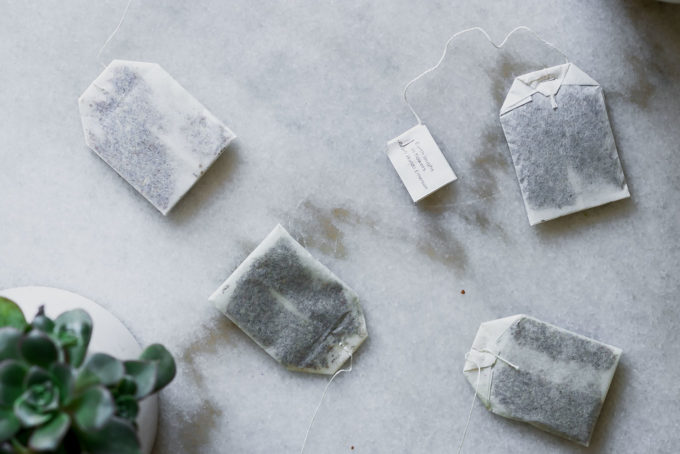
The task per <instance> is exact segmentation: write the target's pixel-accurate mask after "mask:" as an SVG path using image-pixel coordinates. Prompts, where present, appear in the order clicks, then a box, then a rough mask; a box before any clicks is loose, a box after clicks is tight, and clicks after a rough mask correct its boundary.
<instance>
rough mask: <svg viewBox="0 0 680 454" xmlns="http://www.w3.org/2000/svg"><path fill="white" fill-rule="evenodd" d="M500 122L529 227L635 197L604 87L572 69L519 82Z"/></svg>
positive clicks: (549, 70)
mask: <svg viewBox="0 0 680 454" xmlns="http://www.w3.org/2000/svg"><path fill="white" fill-rule="evenodd" d="M500 119H501V124H502V125H503V131H504V132H505V137H506V139H507V141H508V146H509V147H510V153H511V155H512V160H513V162H514V164H515V171H516V173H517V179H518V181H519V186H520V189H521V191H522V197H523V198H524V206H525V208H526V212H527V216H528V217H529V223H530V224H531V225H534V224H538V223H541V222H544V221H547V220H550V219H554V218H557V217H560V216H564V215H566V214H570V213H574V212H577V211H581V210H585V209H587V208H591V207H595V206H598V205H602V204H605V203H608V202H613V201H615V200H620V199H623V198H626V197H629V196H630V193H629V192H628V186H627V185H626V181H625V178H624V175H623V169H622V168H621V163H620V161H619V155H618V152H617V150H616V145H615V143H614V136H613V134H612V130H611V126H610V124H609V117H608V116H607V109H606V107H605V102H604V96H603V94H602V87H600V85H599V84H598V83H597V82H595V81H594V80H593V79H591V78H590V77H589V76H588V75H587V74H585V73H584V72H583V71H581V70H580V69H579V68H578V67H577V66H575V65H574V64H573V63H567V64H565V65H560V66H554V67H552V68H547V69H544V70H541V71H536V72H533V73H529V74H524V75H522V76H519V77H517V78H516V79H515V81H514V83H513V85H512V87H511V89H510V92H509V93H508V95H507V97H506V99H505V102H504V104H503V107H502V109H501V113H500Z"/></svg>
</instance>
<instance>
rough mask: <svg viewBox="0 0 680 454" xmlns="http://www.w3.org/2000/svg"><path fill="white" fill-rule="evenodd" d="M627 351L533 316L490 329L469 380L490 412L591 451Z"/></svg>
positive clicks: (476, 345)
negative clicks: (603, 408) (620, 360)
mask: <svg viewBox="0 0 680 454" xmlns="http://www.w3.org/2000/svg"><path fill="white" fill-rule="evenodd" d="M620 356H621V349H619V348H616V347H612V346H609V345H606V344H603V343H601V342H598V341H596V340H593V339H589V338H587V337H584V336H581V335H579V334H575V333H572V332H570V331H567V330H564V329H561V328H558V327H556V326H553V325H550V324H548V323H545V322H542V321H540V320H537V319H535V318H533V317H529V316H526V315H515V316H512V317H506V318H501V319H497V320H492V321H489V322H485V323H482V324H481V325H480V327H479V330H478V331H477V336H476V337H475V340H474V342H473V344H472V348H471V349H470V352H469V353H468V354H467V355H466V361H465V367H464V368H463V373H464V374H465V377H466V378H467V380H468V382H470V384H471V385H472V386H473V387H474V388H475V389H476V390H477V396H478V397H479V398H480V400H481V401H482V402H483V403H484V405H485V406H486V408H487V409H489V410H490V411H491V412H493V413H496V414H498V415H500V416H504V417H506V418H510V419H515V420H518V421H524V422H527V423H529V424H531V425H533V426H536V427H538V428H539V429H542V430H545V431H547V432H550V433H553V434H555V435H559V436H561V437H564V438H567V439H569V440H572V441H575V442H577V443H580V444H582V445H585V446H588V444H589V443H590V437H591V435H592V433H593V428H594V427H595V423H596V422H597V418H598V416H599V414H600V409H601V408H602V404H603V403H604V399H605V397H606V395H607V390H608V389H609V385H610V383H611V381H612V378H613V376H614V371H615V370H616V366H617V365H618V363H619V358H620Z"/></svg>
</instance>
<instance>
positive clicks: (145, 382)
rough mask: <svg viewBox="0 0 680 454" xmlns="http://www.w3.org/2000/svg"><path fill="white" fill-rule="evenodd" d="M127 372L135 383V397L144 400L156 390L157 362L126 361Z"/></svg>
mask: <svg viewBox="0 0 680 454" xmlns="http://www.w3.org/2000/svg"><path fill="white" fill-rule="evenodd" d="M123 364H124V365H125V372H126V373H127V374H128V375H129V376H130V377H131V378H132V379H133V380H134V381H135V384H136V385H137V386H136V387H137V390H136V392H135V397H136V398H137V399H142V398H143V397H146V396H148V395H149V394H151V393H152V392H153V390H154V386H155V385H156V381H157V380H156V376H157V374H158V365H157V363H156V362H155V361H125V363H123Z"/></svg>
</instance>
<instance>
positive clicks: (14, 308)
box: [0, 296, 28, 330]
mask: <svg viewBox="0 0 680 454" xmlns="http://www.w3.org/2000/svg"><path fill="white" fill-rule="evenodd" d="M27 325H28V323H26V317H24V313H23V312H22V311H21V308H20V307H19V306H18V305H17V303H15V302H14V301H12V300H10V299H7V298H4V297H2V296H0V326H11V327H14V328H16V329H19V330H23V329H24V328H26V326H27Z"/></svg>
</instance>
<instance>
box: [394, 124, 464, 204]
mask: <svg viewBox="0 0 680 454" xmlns="http://www.w3.org/2000/svg"><path fill="white" fill-rule="evenodd" d="M387 156H388V157H389V158H390V161H391V162H392V165H393V166H394V168H395V169H396V171H397V173H398V174H399V177H400V178H401V181H402V182H403V183H404V186H406V190H407V191H408V193H409V194H410V195H411V198H412V199H413V201H414V202H418V201H419V200H421V199H423V198H425V197H427V196H428V195H430V194H432V193H433V192H434V191H436V190H437V189H439V188H441V187H443V186H445V185H447V184H449V183H451V182H452V181H455V180H456V174H454V173H453V170H452V169H451V166H450V165H449V163H448V162H447V161H446V158H445V157H444V155H443V154H442V152H441V150H440V149H439V147H438V146H437V144H436V143H435V141H434V139H433V138H432V134H430V131H429V129H427V126H425V125H423V124H419V125H417V126H414V127H413V128H411V129H409V130H408V131H406V132H405V133H403V134H402V135H400V136H399V137H397V138H395V139H392V140H390V141H389V142H387Z"/></svg>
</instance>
